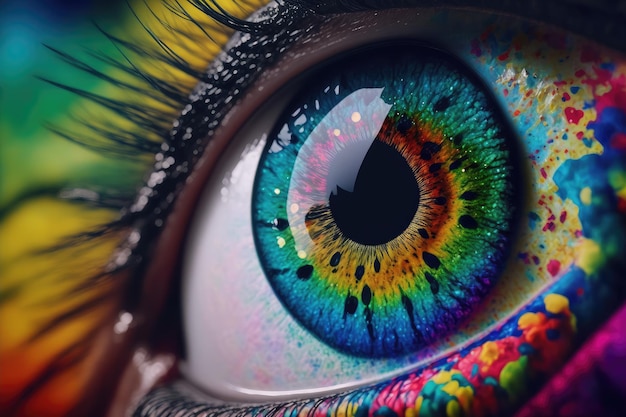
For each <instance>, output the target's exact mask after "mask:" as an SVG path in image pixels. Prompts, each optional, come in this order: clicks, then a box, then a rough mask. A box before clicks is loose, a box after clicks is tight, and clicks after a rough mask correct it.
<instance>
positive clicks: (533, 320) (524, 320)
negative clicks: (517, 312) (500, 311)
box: [517, 313, 541, 329]
mask: <svg viewBox="0 0 626 417" xmlns="http://www.w3.org/2000/svg"><path fill="white" fill-rule="evenodd" d="M540 322H541V320H540V319H539V316H537V315H536V314H535V313H524V314H523V315H522V317H520V318H519V319H518V320H517V324H518V325H519V327H520V328H521V329H525V328H527V327H531V326H535V325H537V324H539V323H540Z"/></svg>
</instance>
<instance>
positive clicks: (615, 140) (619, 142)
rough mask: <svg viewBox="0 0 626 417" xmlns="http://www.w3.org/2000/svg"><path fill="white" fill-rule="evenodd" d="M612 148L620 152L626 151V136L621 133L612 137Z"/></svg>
mask: <svg viewBox="0 0 626 417" xmlns="http://www.w3.org/2000/svg"><path fill="white" fill-rule="evenodd" d="M611 148H613V149H618V150H620V151H624V150H626V134H625V133H621V132H618V133H615V134H614V135H613V136H612V137H611Z"/></svg>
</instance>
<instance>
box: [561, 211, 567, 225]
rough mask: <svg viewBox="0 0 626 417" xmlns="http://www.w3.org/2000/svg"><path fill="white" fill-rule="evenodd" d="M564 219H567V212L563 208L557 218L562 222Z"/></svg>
mask: <svg viewBox="0 0 626 417" xmlns="http://www.w3.org/2000/svg"><path fill="white" fill-rule="evenodd" d="M565 219H567V212H566V211H565V210H563V211H562V212H561V215H560V216H559V220H560V221H561V223H564V222H565Z"/></svg>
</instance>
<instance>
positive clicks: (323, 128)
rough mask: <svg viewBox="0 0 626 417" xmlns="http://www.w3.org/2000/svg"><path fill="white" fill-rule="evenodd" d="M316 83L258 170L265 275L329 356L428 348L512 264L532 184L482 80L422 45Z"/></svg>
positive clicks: (331, 68) (328, 72)
mask: <svg viewBox="0 0 626 417" xmlns="http://www.w3.org/2000/svg"><path fill="white" fill-rule="evenodd" d="M371 56H376V57H378V58H379V59H377V60H376V62H372V60H371V59H370V57H371ZM306 84H310V87H308V88H304V89H303V91H302V92H301V93H298V94H297V98H296V99H295V100H294V101H293V102H292V103H291V104H290V105H289V106H288V107H287V108H286V109H285V111H284V113H283V115H282V116H281V117H280V119H279V120H278V123H277V124H276V127H275V129H274V131H273V133H272V135H271V136H270V137H269V140H268V144H267V147H266V149H265V153H264V155H263V156H262V158H261V162H260V164H259V167H258V170H257V176H256V180H255V187H254V191H253V194H254V195H253V199H254V202H253V211H252V221H253V230H254V233H255V239H256V247H257V253H258V256H259V259H260V262H261V265H262V267H263V269H264V271H265V274H266V276H267V279H268V280H269V282H270V284H271V285H272V287H273V289H274V291H275V292H276V294H277V296H278V297H279V299H280V300H281V301H282V302H283V304H284V305H285V306H286V308H287V309H288V310H289V311H290V312H291V314H293V316H294V317H295V318H296V319H297V320H298V321H299V322H300V323H301V324H302V325H303V326H304V327H306V328H307V329H309V330H310V331H311V332H312V333H313V334H315V335H316V336H317V337H318V338H319V339H321V340H322V341H324V342H325V343H327V344H329V345H330V346H333V347H335V348H336V349H338V350H340V351H343V352H345V353H349V354H354V355H359V356H367V357H392V356H397V355H402V354H407V353H410V352H415V351H417V350H419V349H421V348H424V347H426V346H428V345H429V344H431V343H433V342H434V341H436V340H438V339H440V338H441V337H444V336H445V335H446V334H448V333H449V332H450V331H452V330H453V329H455V328H456V327H457V326H458V325H459V323H460V322H461V321H463V320H464V319H466V318H467V317H468V316H470V315H471V314H472V313H473V312H474V311H475V310H476V309H477V308H478V307H477V306H478V304H479V303H480V301H481V300H482V299H483V297H484V296H485V295H486V294H487V292H488V291H489V289H490V288H491V287H492V286H493V285H494V283H495V282H496V281H497V279H498V277H499V275H500V274H501V272H502V270H503V268H504V265H505V263H506V259H507V256H508V250H509V246H510V244H511V242H512V240H513V234H514V226H515V223H516V222H515V219H516V212H517V209H516V206H517V200H516V196H517V197H519V193H520V188H521V187H519V185H518V184H517V182H516V181H517V180H516V179H517V178H519V169H518V168H517V167H516V164H515V163H514V161H513V158H512V157H511V154H512V152H511V151H510V149H511V148H513V144H512V143H511V135H510V132H509V131H508V128H507V126H506V125H505V123H504V122H503V117H502V116H501V114H500V113H499V109H498V108H497V106H496V105H495V103H494V102H493V100H492V99H491V97H490V96H489V95H488V93H486V92H485V90H484V88H483V86H482V85H481V84H480V82H479V81H478V80H477V79H476V77H475V76H473V75H472V74H471V73H470V72H469V71H468V70H467V69H466V68H464V67H463V66H462V65H461V64H459V63H458V62H456V61H455V60H454V59H453V58H451V57H449V56H447V55H446V54H444V53H441V52H438V51H435V50H432V49H429V48H425V47H423V46H419V45H416V44H413V43H402V44H395V45H393V46H390V45H385V46H381V47H380V48H378V49H369V48H368V49H366V50H361V51H356V52H354V53H353V54H350V55H349V56H346V57H343V58H342V59H339V60H334V61H333V62H331V63H328V64H327V65H325V66H322V67H320V68H319V69H317V70H316V71H314V72H312V73H311V74H310V75H309V78H307V81H306Z"/></svg>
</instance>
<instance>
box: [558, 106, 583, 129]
mask: <svg viewBox="0 0 626 417" xmlns="http://www.w3.org/2000/svg"><path fill="white" fill-rule="evenodd" d="M563 112H564V113H565V117H566V118H567V121H568V122H569V123H573V124H575V125H577V124H578V122H579V121H580V119H582V117H583V116H584V115H585V113H584V112H583V111H582V110H578V109H575V108H573V107H566V108H565V110H563Z"/></svg>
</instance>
